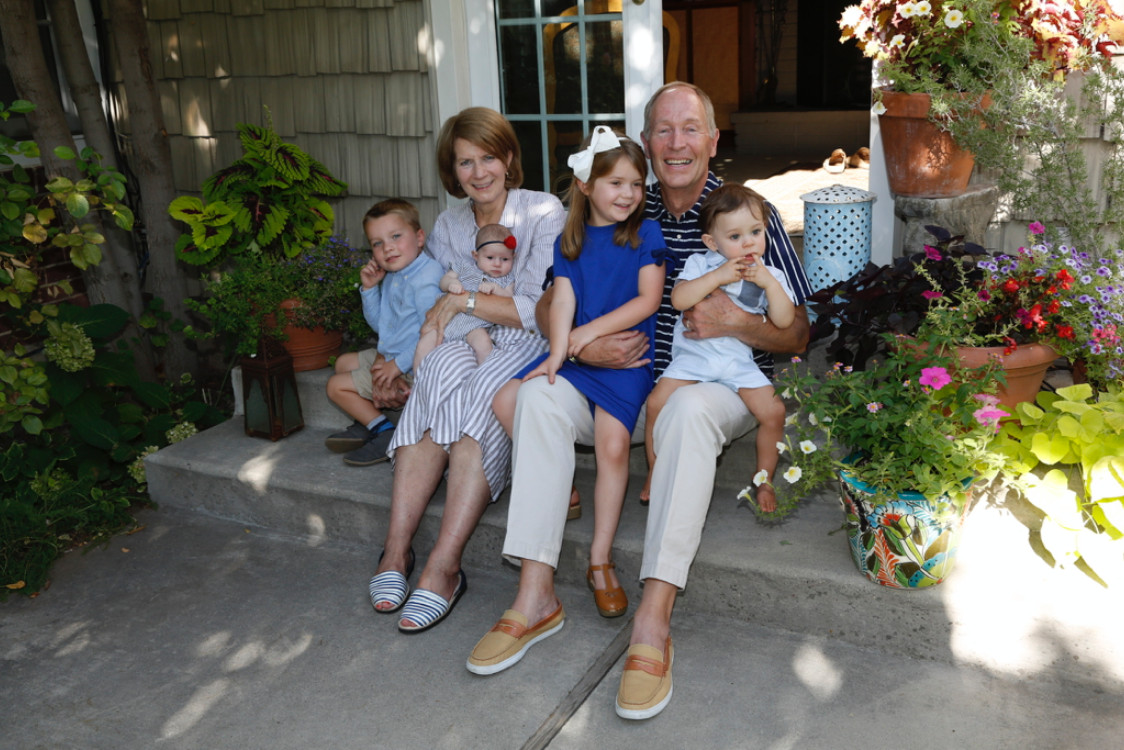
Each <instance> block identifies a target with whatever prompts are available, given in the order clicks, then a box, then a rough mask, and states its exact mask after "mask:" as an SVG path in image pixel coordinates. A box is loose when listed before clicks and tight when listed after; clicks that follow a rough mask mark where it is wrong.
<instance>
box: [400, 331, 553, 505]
mask: <svg viewBox="0 0 1124 750" xmlns="http://www.w3.org/2000/svg"><path fill="white" fill-rule="evenodd" d="M492 341H493V343H494V344H495V346H494V348H493V349H492V353H491V355H490V356H489V357H488V359H486V360H484V364H482V365H480V366H479V367H477V365H476V355H475V354H474V353H473V351H472V347H470V346H469V345H468V344H466V343H465V342H463V341H450V342H448V343H443V344H441V346H439V347H437V348H436V349H434V350H433V351H432V352H430V353H429V355H428V356H426V358H425V359H424V360H422V362H421V365H420V366H419V367H418V370H417V372H416V373H415V381H414V387H413V390H412V391H411V392H410V398H409V399H408V400H407V401H406V406H405V408H404V409H403V410H402V416H401V417H400V418H399V420H398V424H397V425H396V426H395V430H394V438H393V439H392V440H391V442H390V449H389V450H388V451H387V453H388V455H389V456H390V457H391V458H392V459H393V458H394V452H395V451H396V450H397V449H398V447H399V446H402V445H416V444H417V443H419V442H421V440H422V438H423V437H425V433H426V432H429V437H430V439H431V440H432V441H433V442H435V443H437V444H438V445H440V446H442V447H443V448H445V450H446V451H447V450H448V449H449V446H450V445H452V444H453V443H455V442H457V441H458V440H460V439H461V438H462V437H470V438H472V439H473V440H475V441H476V442H477V443H479V445H480V451H481V454H482V456H483V463H484V466H483V469H484V478H485V479H486V480H487V482H488V488H489V489H490V490H491V493H492V502H495V501H496V498H498V497H499V496H500V493H501V492H503V490H504V488H505V487H506V486H507V481H508V476H509V473H510V468H511V440H510V439H509V438H508V437H507V433H506V432H505V431H504V429H503V426H502V425H500V423H499V420H498V419H496V415H495V414H494V413H493V412H492V399H493V398H494V397H495V395H496V392H497V391H499V389H500V388H501V387H502V386H503V384H504V383H506V382H507V381H508V380H510V379H511V376H512V375H514V374H515V373H517V372H518V371H519V370H520V369H521V368H522V367H524V366H525V365H526V364H527V363H528V362H530V361H531V360H532V359H534V358H535V357H537V356H539V355H540V354H542V353H543V352H545V351H546V350H547V348H548V346H547V341H546V339H545V338H543V337H541V336H538V335H537V334H532V333H529V332H527V331H525V330H523V329H521V328H507V327H505V326H495V327H494V328H493V329H492Z"/></svg>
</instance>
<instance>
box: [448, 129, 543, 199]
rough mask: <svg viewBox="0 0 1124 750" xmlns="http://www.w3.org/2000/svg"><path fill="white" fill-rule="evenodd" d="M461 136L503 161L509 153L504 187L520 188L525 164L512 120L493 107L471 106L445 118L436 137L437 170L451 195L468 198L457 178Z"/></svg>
mask: <svg viewBox="0 0 1124 750" xmlns="http://www.w3.org/2000/svg"><path fill="white" fill-rule="evenodd" d="M458 138H463V139H464V140H466V141H468V142H469V143H472V144H475V145H476V146H478V147H479V148H481V149H483V150H484V151H487V152H488V153H489V154H491V155H492V156H496V157H498V158H500V159H502V160H504V161H506V160H507V156H508V154H510V155H511V164H509V165H508V166H507V178H506V179H505V180H504V187H506V188H508V189H510V188H517V187H519V186H520V185H522V184H523V164H522V162H521V161H520V156H521V153H522V152H521V150H520V148H519V140H518V139H517V138H516V137H515V129H514V128H513V127H511V123H510V122H508V121H507V118H506V117H504V116H503V115H501V114H500V113H499V112H497V111H495V110H494V109H489V108H488V107H468V108H467V109H463V110H461V111H460V112H459V113H458V114H455V115H453V116H452V117H450V118H449V119H448V120H446V121H445V125H444V126H442V128H441V133H440V135H438V136H437V172H438V174H440V176H441V184H442V185H444V186H445V190H446V191H448V193H449V195H451V196H453V197H454V198H466V197H468V196H467V194H466V193H465V192H464V188H463V187H461V184H460V182H459V181H458V180H457V164H456V161H457V153H456V149H455V148H454V144H455V143H456V141H457V139H458Z"/></svg>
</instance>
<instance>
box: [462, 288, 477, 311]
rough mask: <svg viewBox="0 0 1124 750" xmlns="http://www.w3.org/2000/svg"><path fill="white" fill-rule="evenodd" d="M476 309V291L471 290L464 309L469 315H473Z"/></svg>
mask: <svg viewBox="0 0 1124 750" xmlns="http://www.w3.org/2000/svg"><path fill="white" fill-rule="evenodd" d="M475 310H476V292H469V293H468V301H467V302H465V303H464V311H465V312H466V313H468V314H469V315H472V313H473V311H475Z"/></svg>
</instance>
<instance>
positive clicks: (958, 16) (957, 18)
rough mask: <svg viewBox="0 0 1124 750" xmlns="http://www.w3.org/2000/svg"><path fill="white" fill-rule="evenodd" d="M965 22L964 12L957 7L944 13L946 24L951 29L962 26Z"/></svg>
mask: <svg viewBox="0 0 1124 750" xmlns="http://www.w3.org/2000/svg"><path fill="white" fill-rule="evenodd" d="M963 23H964V14H963V13H962V12H960V11H959V10H957V9H956V8H953V9H952V10H950V11H949V12H948V13H945V14H944V25H945V26H947V27H948V28H950V29H956V28H960V25H961V24H963Z"/></svg>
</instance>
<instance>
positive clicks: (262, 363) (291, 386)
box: [242, 341, 304, 441]
mask: <svg viewBox="0 0 1124 750" xmlns="http://www.w3.org/2000/svg"><path fill="white" fill-rule="evenodd" d="M242 403H243V405H244V409H245V412H246V413H245V419H246V434H247V435H255V436H257V437H266V438H269V439H270V440H274V441H276V440H279V439H281V438H283V437H285V436H286V435H288V434H290V433H292V432H296V431H297V430H299V429H300V428H302V427H304V416H303V414H302V413H301V402H300V398H299V396H298V395H297V377H296V374H295V373H294V372H293V358H292V357H291V356H289V354H288V352H286V351H285V349H284V347H283V346H281V345H280V344H279V343H277V342H275V341H274V342H265V343H263V344H262V346H261V348H260V350H259V352H258V355H257V356H256V357H244V358H243V359H242Z"/></svg>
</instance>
